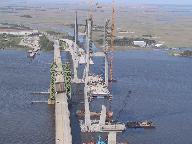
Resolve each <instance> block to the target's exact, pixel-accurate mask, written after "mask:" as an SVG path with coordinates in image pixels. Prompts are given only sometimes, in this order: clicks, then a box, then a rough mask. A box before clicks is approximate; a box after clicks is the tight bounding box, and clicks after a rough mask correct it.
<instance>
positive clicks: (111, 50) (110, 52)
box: [96, 0, 116, 82]
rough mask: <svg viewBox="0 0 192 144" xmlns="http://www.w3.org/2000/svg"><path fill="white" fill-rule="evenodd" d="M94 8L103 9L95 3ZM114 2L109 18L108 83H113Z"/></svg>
mask: <svg viewBox="0 0 192 144" xmlns="http://www.w3.org/2000/svg"><path fill="white" fill-rule="evenodd" d="M96 7H97V8H98V9H101V8H103V6H102V5H100V4H99V3H98V2H97V3H96ZM115 14H116V11H115V0H112V17H111V35H110V39H111V45H110V47H109V49H108V53H109V55H108V60H109V69H110V70H109V81H110V82H114V81H115V80H114V79H113V52H114V40H115Z"/></svg>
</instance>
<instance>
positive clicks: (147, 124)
mask: <svg viewBox="0 0 192 144" xmlns="http://www.w3.org/2000/svg"><path fill="white" fill-rule="evenodd" d="M126 126H127V128H144V129H147V128H155V126H154V125H153V122H152V121H148V120H145V121H129V122H127V124H126Z"/></svg>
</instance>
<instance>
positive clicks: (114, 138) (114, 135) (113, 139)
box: [108, 132, 117, 144]
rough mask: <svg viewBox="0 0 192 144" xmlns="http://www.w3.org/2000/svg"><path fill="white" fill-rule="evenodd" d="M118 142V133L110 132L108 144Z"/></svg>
mask: <svg viewBox="0 0 192 144" xmlns="http://www.w3.org/2000/svg"><path fill="white" fill-rule="evenodd" d="M116 141H117V133H116V132H109V134H108V144H116Z"/></svg>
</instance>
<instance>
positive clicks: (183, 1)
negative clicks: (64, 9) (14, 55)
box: [0, 0, 192, 5]
mask: <svg viewBox="0 0 192 144" xmlns="http://www.w3.org/2000/svg"><path fill="white" fill-rule="evenodd" d="M0 1H1V3H2V2H5V3H20V4H22V3H28V4H30V3H31V4H34V3H35V4H38V3H39V4H51V3H52V4H53V3H54V4H56V3H58V4H61V3H77V2H81V3H82V4H83V3H85V2H88V1H89V0H0ZM92 1H94V2H95V3H96V2H101V3H103V2H111V1H112V0H92ZM115 2H116V3H117V4H118V3H119V4H120V3H123V4H126V5H127V4H174V5H192V0H115Z"/></svg>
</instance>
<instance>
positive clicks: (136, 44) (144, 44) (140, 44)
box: [133, 41, 146, 47]
mask: <svg viewBox="0 0 192 144" xmlns="http://www.w3.org/2000/svg"><path fill="white" fill-rule="evenodd" d="M133 44H134V45H135V46H139V47H145V46H146V42H145V41H133Z"/></svg>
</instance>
